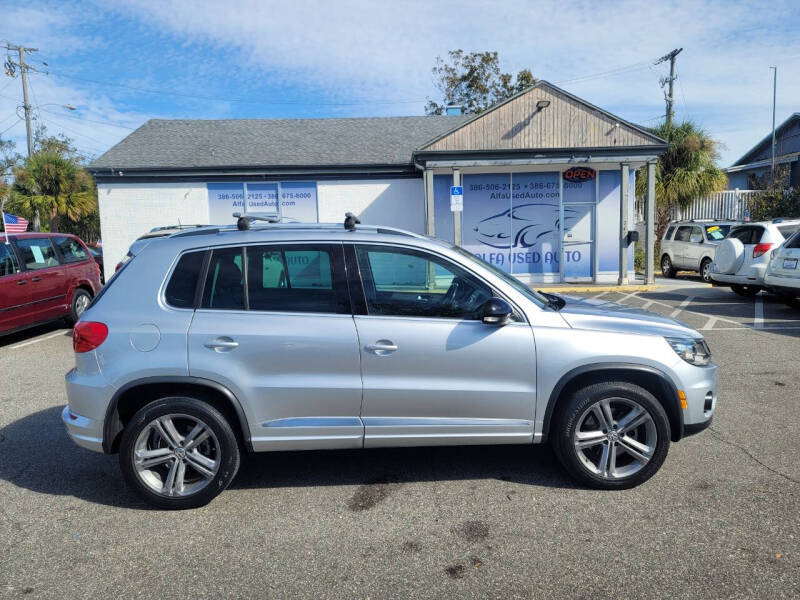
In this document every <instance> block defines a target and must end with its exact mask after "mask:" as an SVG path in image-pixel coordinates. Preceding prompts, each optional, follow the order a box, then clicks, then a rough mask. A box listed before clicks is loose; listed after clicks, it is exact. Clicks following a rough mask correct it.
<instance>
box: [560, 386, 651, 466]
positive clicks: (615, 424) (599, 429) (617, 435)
mask: <svg viewBox="0 0 800 600" xmlns="http://www.w3.org/2000/svg"><path fill="white" fill-rule="evenodd" d="M657 443H658V432H657V430H656V425H655V422H654V421H653V417H652V416H651V415H650V413H649V412H648V411H647V409H645V408H644V407H643V406H642V405H641V404H639V403H637V402H635V401H633V400H630V399H628V398H604V399H602V400H599V401H598V402H595V403H594V404H591V405H590V406H589V407H588V408H586V410H585V411H584V412H583V413H582V414H581V416H580V418H579V419H578V424H577V426H576V428H575V433H574V434H573V444H574V446H575V452H576V454H577V456H578V459H579V460H580V462H581V464H582V465H583V466H584V468H585V469H587V470H588V471H589V472H590V473H592V474H594V475H596V476H600V477H602V478H603V479H620V478H624V477H630V476H631V475H635V474H636V473H638V472H639V471H640V470H641V469H643V468H644V467H645V465H647V463H648V462H650V459H651V458H652V457H653V454H654V453H655V451H656V447H657Z"/></svg>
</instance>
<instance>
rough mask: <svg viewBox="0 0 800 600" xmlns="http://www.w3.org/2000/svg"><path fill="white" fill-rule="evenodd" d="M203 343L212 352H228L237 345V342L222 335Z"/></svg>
mask: <svg viewBox="0 0 800 600" xmlns="http://www.w3.org/2000/svg"><path fill="white" fill-rule="evenodd" d="M203 345H204V346H205V347H206V348H208V349H209V350H213V351H214V352H230V351H231V350H233V349H234V348H236V347H238V346H239V342H235V341H233V340H232V339H231V338H229V337H227V336H222V337H218V338H217V339H215V340H211V341H210V342H206V343H205V344H203Z"/></svg>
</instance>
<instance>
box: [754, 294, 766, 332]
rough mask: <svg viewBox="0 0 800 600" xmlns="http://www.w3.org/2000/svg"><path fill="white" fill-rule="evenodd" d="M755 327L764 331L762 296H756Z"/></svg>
mask: <svg viewBox="0 0 800 600" xmlns="http://www.w3.org/2000/svg"><path fill="white" fill-rule="evenodd" d="M753 327H755V328H756V329H762V328H763V327H764V300H762V298H761V296H756V302H755V317H754V318H753Z"/></svg>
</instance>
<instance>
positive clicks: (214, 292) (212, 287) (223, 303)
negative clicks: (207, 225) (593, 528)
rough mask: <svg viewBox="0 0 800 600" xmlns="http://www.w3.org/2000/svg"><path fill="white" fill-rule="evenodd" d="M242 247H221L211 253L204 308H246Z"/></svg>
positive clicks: (204, 290)
mask: <svg viewBox="0 0 800 600" xmlns="http://www.w3.org/2000/svg"><path fill="white" fill-rule="evenodd" d="M243 264H244V260H243V258H242V248H220V249H218V250H214V251H213V252H212V253H211V262H210V263H209V265H208V275H207V276H206V281H205V287H204V289H203V301H202V304H201V306H202V308H214V309H217V310H244V277H243V276H242V274H243V273H244V271H243V270H242V265H243Z"/></svg>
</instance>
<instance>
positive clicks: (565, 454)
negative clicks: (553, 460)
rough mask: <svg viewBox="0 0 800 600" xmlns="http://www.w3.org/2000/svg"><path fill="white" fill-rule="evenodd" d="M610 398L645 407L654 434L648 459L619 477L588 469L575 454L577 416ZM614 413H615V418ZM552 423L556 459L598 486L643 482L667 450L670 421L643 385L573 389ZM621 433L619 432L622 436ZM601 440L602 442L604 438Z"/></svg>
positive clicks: (618, 486)
mask: <svg viewBox="0 0 800 600" xmlns="http://www.w3.org/2000/svg"><path fill="white" fill-rule="evenodd" d="M611 398H614V399H623V400H630V401H633V402H634V403H636V404H638V405H639V406H640V407H641V408H643V409H645V410H646V411H647V413H648V414H649V416H650V417H651V418H652V421H653V424H654V425H655V432H656V436H657V440H656V442H655V449H654V450H653V452H652V455H651V457H650V460H649V461H648V462H647V463H646V464H644V465H643V466H641V467H640V468H639V470H638V471H637V472H635V473H633V474H631V475H628V476H624V477H619V478H605V477H603V476H601V475H598V474H595V473H593V472H591V471H589V469H588V468H587V467H586V466H585V465H584V464H583V462H582V461H581V459H580V457H579V456H578V450H576V448H575V443H574V437H573V436H574V435H575V430H576V427H578V425H579V419H580V417H581V416H582V415H583V414H584V413H585V412H586V411H587V410H589V408H590V407H591V406H592V405H594V404H596V403H597V402H599V401H601V400H604V399H611ZM617 416H618V415H615V418H616V417H617ZM554 426H555V429H554V431H553V432H552V436H551V440H552V446H553V450H554V452H555V454H556V456H557V457H558V460H559V461H560V462H561V464H562V465H563V466H564V468H565V469H566V470H567V472H568V473H569V474H570V475H571V476H572V477H573V478H575V479H576V480H577V481H578V482H580V483H582V484H584V485H586V486H589V487H593V488H597V489H605V490H623V489H628V488H632V487H635V486H637V485H640V484H642V483H644V482H645V481H647V480H648V479H650V477H652V476H653V475H654V474H655V473H656V472H657V471H658V470H659V468H661V465H662V464H664V460H665V459H666V457H667V452H668V451H669V445H670V438H671V435H670V425H669V419H668V418H667V414H666V412H665V411H664V407H663V406H662V405H661V403H660V402H659V401H658V400H656V398H655V397H654V396H653V395H652V394H651V393H650V392H648V391H647V390H645V389H644V388H641V387H639V386H638V385H635V384H632V383H628V382H624V381H614V382H606V383H596V384H593V385H589V386H587V387H584V388H581V389H578V390H576V391H574V392H573V393H572V394H571V395H570V396H569V397H568V398H565V401H564V404H563V405H562V406H561V408H560V410H559V412H558V414H557V415H556V419H555V422H554ZM615 426H616V424H615ZM624 437H625V436H621V439H622V438H624ZM603 444H604V445H605V442H604V443H603Z"/></svg>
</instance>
